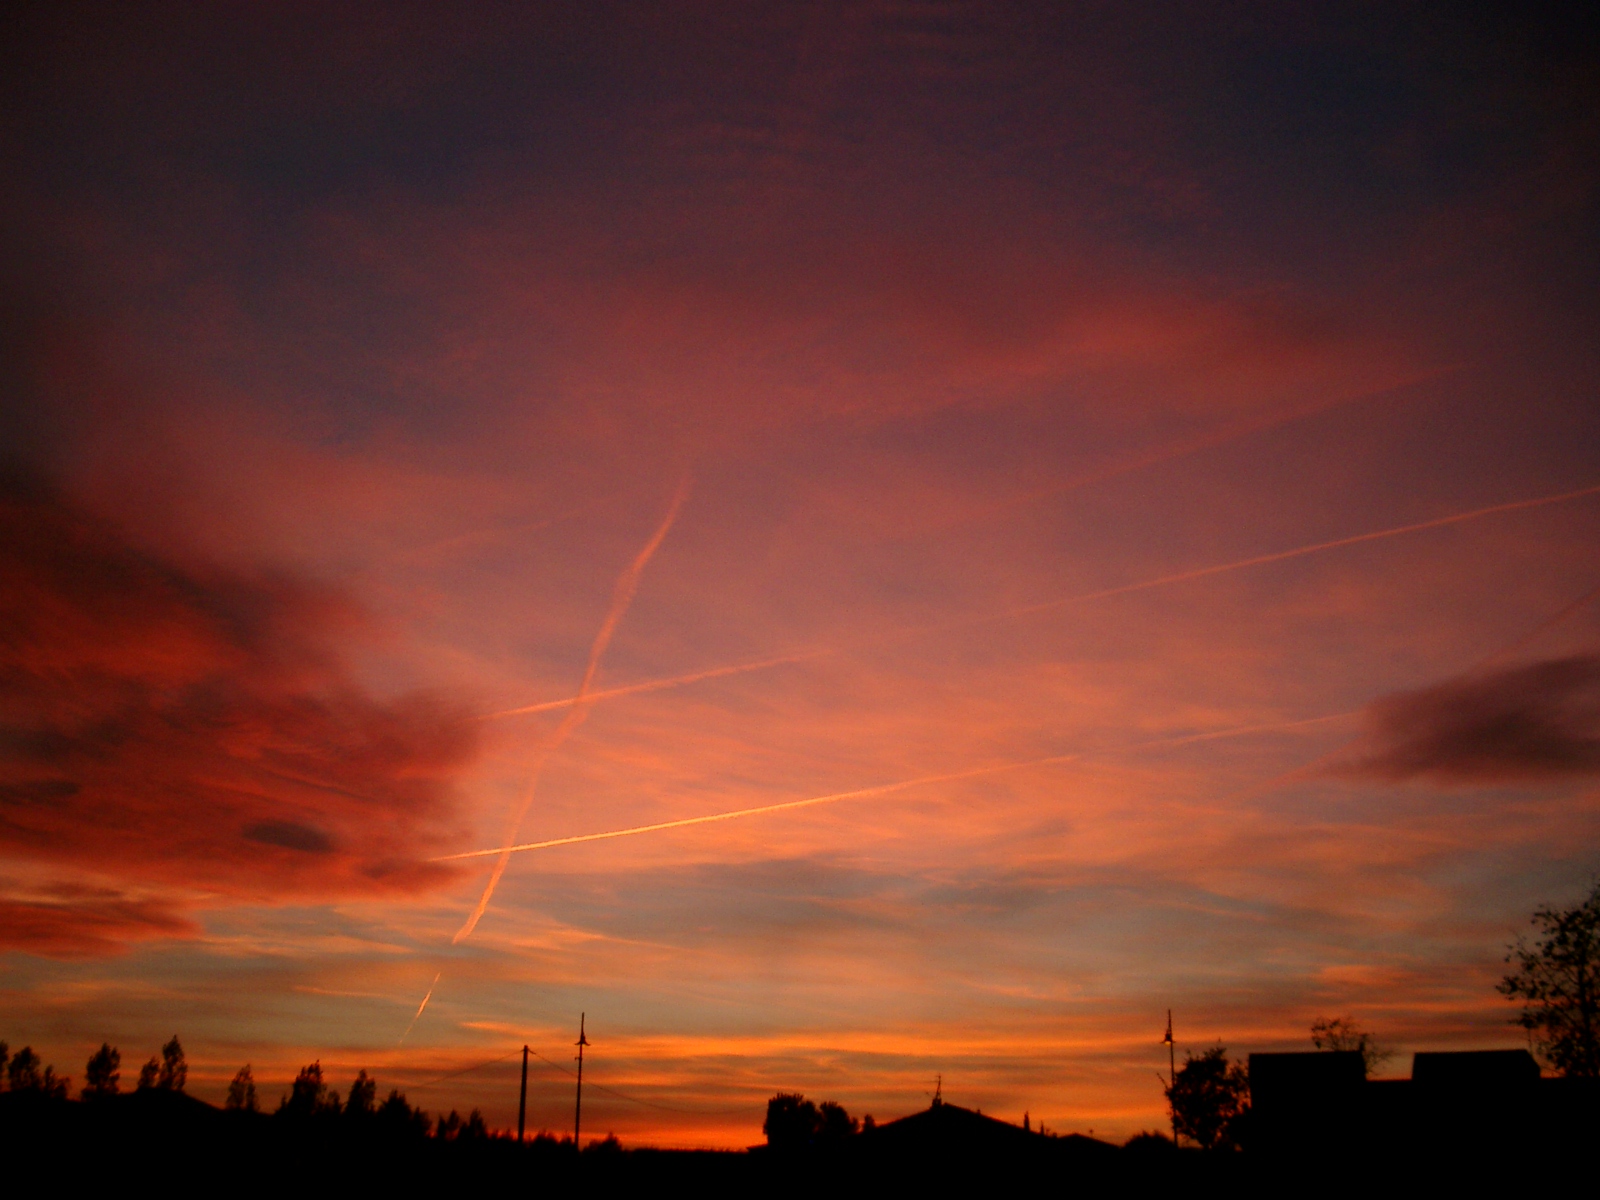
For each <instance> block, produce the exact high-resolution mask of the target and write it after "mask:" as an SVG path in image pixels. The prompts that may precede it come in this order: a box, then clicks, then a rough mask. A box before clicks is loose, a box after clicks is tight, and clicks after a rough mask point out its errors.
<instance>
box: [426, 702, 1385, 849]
mask: <svg viewBox="0 0 1600 1200" xmlns="http://www.w3.org/2000/svg"><path fill="white" fill-rule="evenodd" d="M1354 715H1355V714H1354V713H1348V712H1345V713H1331V714H1329V715H1328V716H1325V717H1310V718H1308V719H1306V720H1300V721H1274V722H1271V723H1269V724H1265V725H1242V726H1238V727H1235V728H1233V729H1219V730H1214V731H1212V732H1210V733H1189V734H1184V735H1183V736H1181V737H1170V738H1156V739H1155V740H1153V741H1148V742H1135V743H1133V744H1132V745H1128V746H1119V747H1117V748H1116V749H1114V750H1109V751H1107V750H1102V751H1082V752H1079V753H1075V754H1052V755H1048V756H1047V757H1045V758H1030V759H1026V760H1024V761H1022V762H1009V763H997V764H995V765H993V766H988V767H972V768H969V769H968V770H965V771H951V772H948V773H947V774H943V775H919V776H917V777H916V778H915V779H901V780H897V781H896V782H894V783H880V784H877V785H876V786H874V787H865V788H856V789H854V790H852V791H848V792H832V793H830V794H828V795H826V796H810V797H808V798H806V799H804V800H785V801H783V802H781V803H779V804H762V805H759V806H757V807H755V808H738V809H734V810H733V811H731V812H720V813H709V814H707V815H706V816H703V817H683V818H681V819H680V820H676V821H657V822H656V823H655V824H653V825H635V826H633V827H632V828H629V829H611V830H607V831H606V832H605V833H580V834H575V835H574V836H572V837H562V838H550V839H548V840H547V841H543V842H522V843H520V844H518V845H514V846H496V847H494V848H493V849H490V850H467V851H463V852H462V853H460V854H443V855H440V856H439V857H438V858H434V859H429V861H430V862H455V861H458V860H460V859H464V858H489V857H491V856H493V855H496V854H498V855H501V856H502V861H504V858H505V856H508V855H511V854H520V853H521V852H523V851H525V850H548V849H550V848H551V847H552V846H571V845H575V844H576V843H578V842H603V841H606V840H607V839H609V838H619V837H633V836H634V835H636V834H641V833H659V832H660V831H661V830H664V829H683V828H685V827H687V826H690V825H709V824H711V823H712V822H714V821H734V820H738V819H739V818H741V817H759V816H764V815H766V814H768V813H776V812H788V811H790V810H792V809H797V808H810V807H811V806H812V805H815V804H835V803H837V802H838V801H840V800H860V799H865V798H866V797H869V796H886V795H888V794H889V793H891V792H900V791H904V790H906V789H907V788H913V787H920V786H922V785H923V784H928V783H951V782H953V781H955V780H958V779H976V778H978V777H979V776H982V775H998V774H1000V773H1001V772H1004V771H1022V770H1026V769H1027V768H1029V767H1045V766H1053V765H1058V764H1061V763H1069V762H1076V761H1078V760H1080V759H1085V758H1096V757H1099V756H1102V755H1105V754H1116V753H1121V752H1125V751H1129V750H1144V749H1152V748H1155V747H1161V746H1182V745H1187V744H1189V743H1191V742H1208V741H1215V740H1218V739H1220V738H1229V737H1242V736H1244V735H1246V734H1250V733H1264V732H1268V731H1271V730H1279V729H1293V728H1296V727H1298V726H1302V725H1316V724H1320V723H1322V722H1326V721H1337V720H1341V719H1343V718H1345V717H1351V716H1354Z"/></svg>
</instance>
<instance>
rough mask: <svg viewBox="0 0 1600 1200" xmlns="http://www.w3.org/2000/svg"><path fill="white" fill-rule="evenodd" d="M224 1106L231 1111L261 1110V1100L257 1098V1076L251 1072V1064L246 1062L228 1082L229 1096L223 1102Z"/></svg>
mask: <svg viewBox="0 0 1600 1200" xmlns="http://www.w3.org/2000/svg"><path fill="white" fill-rule="evenodd" d="M222 1107H223V1108H225V1109H228V1110H229V1111H230V1112H259V1111H260V1110H261V1104H260V1101H258V1100H257V1099H256V1078H255V1076H254V1075H253V1074H251V1072H250V1064H249V1063H245V1065H244V1066H242V1067H240V1068H239V1070H238V1072H237V1073H236V1074H235V1075H234V1077H233V1080H232V1082H230V1083H229V1084H228V1098H227V1099H226V1100H224V1101H223V1102H222Z"/></svg>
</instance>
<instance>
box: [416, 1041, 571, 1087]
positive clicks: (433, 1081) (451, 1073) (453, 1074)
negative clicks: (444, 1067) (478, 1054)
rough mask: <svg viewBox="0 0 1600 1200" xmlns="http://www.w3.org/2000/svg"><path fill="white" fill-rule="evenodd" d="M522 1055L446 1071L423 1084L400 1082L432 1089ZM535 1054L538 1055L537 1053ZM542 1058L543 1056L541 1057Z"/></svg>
mask: <svg viewBox="0 0 1600 1200" xmlns="http://www.w3.org/2000/svg"><path fill="white" fill-rule="evenodd" d="M521 1053H522V1051H521V1049H520V1048H519V1049H516V1050H513V1051H511V1053H510V1054H502V1055H501V1056H500V1057H499V1058H491V1059H488V1060H486V1061H484V1062H481V1063H473V1064H472V1066H470V1067H462V1068H461V1069H460V1070H459V1071H446V1072H445V1073H444V1074H443V1075H438V1076H435V1077H434V1078H432V1079H424V1080H423V1081H422V1082H421V1083H406V1082H405V1080H403V1079H402V1080H401V1081H400V1082H401V1083H403V1084H405V1086H406V1087H412V1088H425V1087H432V1086H433V1085H434V1084H436V1083H443V1082H444V1081H445V1080H446V1079H454V1078H455V1077H456V1076H457V1075H466V1074H468V1073H469V1072H471V1071H481V1070H482V1069H483V1068H484V1067H492V1066H494V1065H495V1063H503V1062H505V1060H506V1059H508V1058H510V1057H512V1055H516V1054H521ZM535 1053H537V1051H536V1052H535ZM541 1057H543V1056H542V1055H541Z"/></svg>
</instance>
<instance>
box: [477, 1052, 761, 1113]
mask: <svg viewBox="0 0 1600 1200" xmlns="http://www.w3.org/2000/svg"><path fill="white" fill-rule="evenodd" d="M513 1053H517V1052H516V1051H513ZM531 1053H532V1054H533V1056H534V1057H535V1058H537V1059H538V1060H539V1061H540V1062H543V1063H545V1064H547V1065H548V1066H552V1067H554V1068H555V1069H556V1070H558V1071H560V1072H561V1073H562V1074H563V1075H570V1076H571V1077H572V1078H574V1079H576V1078H577V1077H578V1073H577V1072H576V1071H571V1070H568V1069H567V1068H566V1067H563V1066H562V1065H561V1064H560V1063H558V1062H552V1061H551V1060H550V1059H548V1058H546V1057H545V1056H544V1055H542V1054H540V1053H539V1052H538V1051H537V1050H534V1051H531ZM507 1057H509V1055H508V1056H507ZM588 1086H589V1087H591V1088H599V1089H600V1090H601V1091H602V1092H606V1093H608V1094H610V1095H612V1096H616V1097H617V1098H618V1099H619V1100H628V1101H631V1102H632V1103H634V1104H643V1105H645V1106H646V1107H647V1108H660V1109H665V1110H666V1111H667V1112H675V1113H684V1114H686V1115H688V1116H694V1117H727V1116H734V1115H736V1114H738V1113H747V1112H749V1111H750V1109H751V1108H753V1107H754V1105H748V1104H747V1105H743V1106H741V1107H739V1108H712V1109H706V1108H679V1107H677V1106H676V1105H672V1104H662V1103H661V1102H660V1101H658V1100H646V1099H644V1098H642V1097H640V1096H630V1095H628V1093H627V1092H619V1091H618V1090H617V1089H616V1088H611V1087H607V1086H606V1085H605V1084H603V1083H596V1082H595V1081H594V1080H593V1079H590V1080H589V1081H588Z"/></svg>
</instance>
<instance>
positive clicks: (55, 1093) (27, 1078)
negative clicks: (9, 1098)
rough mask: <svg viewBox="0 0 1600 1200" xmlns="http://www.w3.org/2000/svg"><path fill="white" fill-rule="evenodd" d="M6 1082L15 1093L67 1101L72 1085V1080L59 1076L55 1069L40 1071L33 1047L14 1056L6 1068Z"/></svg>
mask: <svg viewBox="0 0 1600 1200" xmlns="http://www.w3.org/2000/svg"><path fill="white" fill-rule="evenodd" d="M6 1082H7V1083H8V1085H9V1086H10V1088H11V1090H12V1091H13V1092H32V1093H34V1094H36V1095H41V1096H49V1097H50V1098H51V1099H53V1100H65V1099H66V1098H67V1090H68V1089H69V1088H70V1087H71V1085H72V1080H71V1079H69V1078H68V1077H67V1076H65V1075H57V1074H56V1069H55V1068H54V1067H45V1068H44V1069H43V1070H40V1069H39V1056H38V1055H37V1054H35V1053H34V1052H33V1047H32V1046H24V1047H23V1048H22V1049H21V1050H18V1051H17V1053H16V1055H15V1056H13V1058H12V1059H11V1062H10V1063H9V1064H8V1065H7V1067H6Z"/></svg>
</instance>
